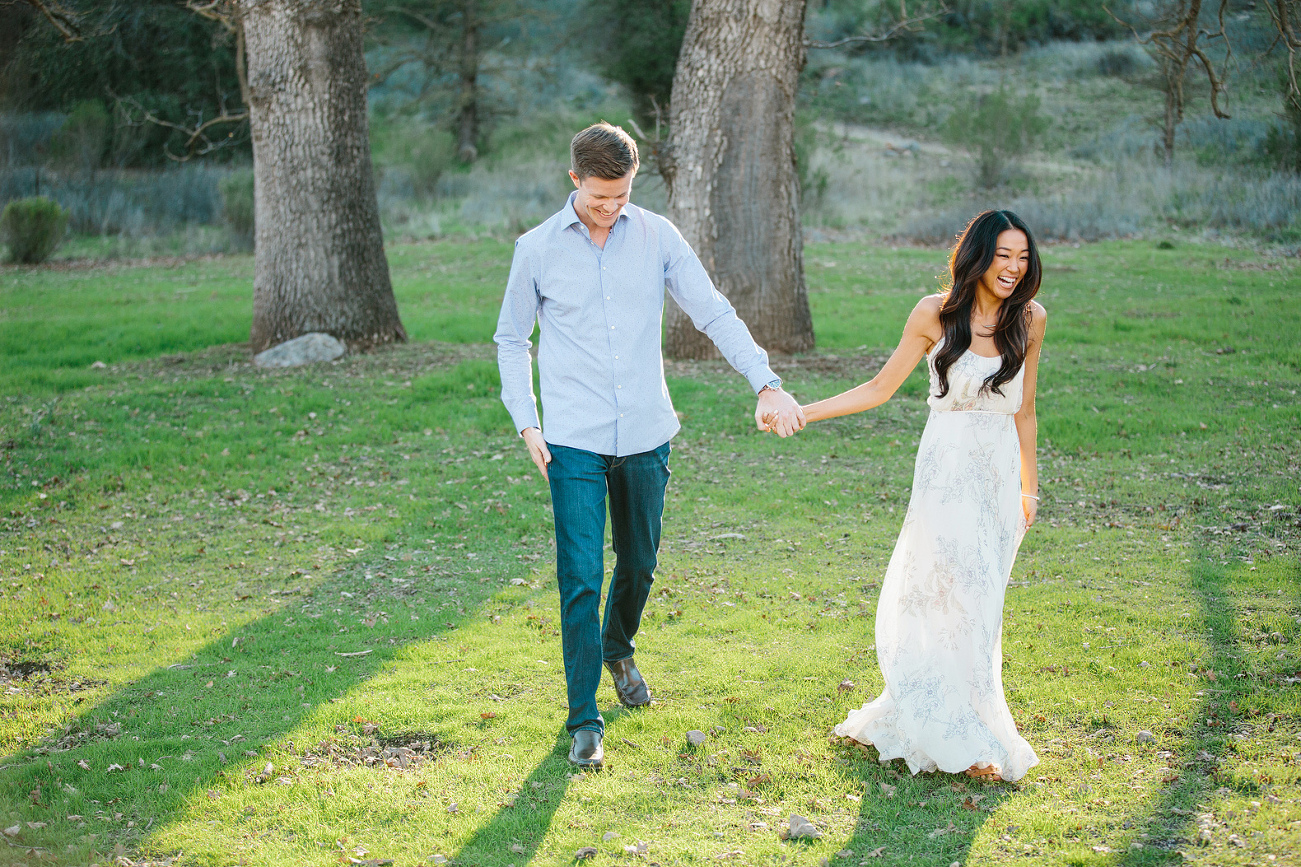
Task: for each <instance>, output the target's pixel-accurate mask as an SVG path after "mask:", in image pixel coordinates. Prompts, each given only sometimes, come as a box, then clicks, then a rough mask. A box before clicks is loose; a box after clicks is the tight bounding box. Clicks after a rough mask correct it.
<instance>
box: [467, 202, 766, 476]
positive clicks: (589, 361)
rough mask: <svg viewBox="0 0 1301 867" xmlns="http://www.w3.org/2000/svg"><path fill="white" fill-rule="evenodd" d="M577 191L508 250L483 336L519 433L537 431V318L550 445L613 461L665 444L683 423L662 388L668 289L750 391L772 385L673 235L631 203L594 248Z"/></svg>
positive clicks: (727, 307)
mask: <svg viewBox="0 0 1301 867" xmlns="http://www.w3.org/2000/svg"><path fill="white" fill-rule="evenodd" d="M575 195H576V193H571V194H570V196H569V201H568V202H567V203H566V204H565V207H564V208H562V209H561V210H560V211H559V212H557V213H556V214H554V215H553V216H551V217H550V218H548V219H547V220H546V221H545V222H544V223H542V225H540V226H538V227H537V228H535V229H533V230H532V231H530V232H528V233H526V234H525V235H523V236H522V237H521V238H520V239H519V240H518V241H516V242H515V257H514V259H513V260H512V262H511V268H510V278H509V279H508V280H507V283H506V297H505V299H504V300H503V301H502V306H501V316H500V317H499V319H498V320H497V333H496V335H495V336H494V338H493V339H494V340H495V341H496V343H497V364H498V367H499V368H500V370H501V399H502V402H503V403H504V404H506V409H507V410H508V411H509V412H510V415H511V418H512V419H513V420H514V423H515V429H516V430H517V431H522V430H524V429H525V428H529V427H542V425H540V424H539V421H538V408H537V401H536V399H535V397H534V394H533V369H532V365H531V363H530V359H529V348H530V347H531V346H532V343H531V341H530V340H529V338H530V336H531V335H532V333H533V325H534V323H535V322H536V323H537V324H538V326H539V337H538V370H539V376H540V379H541V386H542V406H543V409H544V412H545V415H546V426H545V427H544V428H543V429H542V431H543V436H544V438H545V439H546V441H547V442H548V443H551V444H552V445H561V446H569V447H571V448H578V449H585V450H587V451H591V452H596V453H597V454H602V455H615V456H618V457H622V456H624V455H633V454H638V453H640V452H647V451H650V450H651V449H655V448H658V447H659V446H661V445H663V444H664V443H666V442H668V441H669V440H670V439H671V438H672V437H673V435H674V434H676V433H677V432H678V430H679V428H680V427H681V425H680V424H679V423H678V418H677V414H676V413H675V412H674V411H673V403H672V401H671V400H670V399H669V390H668V386H667V384H666V383H665V382H664V359H663V354H662V351H661V340H660V335H661V327H660V323H661V320H662V318H663V315H664V290H665V289H666V288H667V289H668V291H669V294H671V295H672V296H673V299H674V300H675V301H677V303H678V305H679V306H681V307H682V309H683V310H684V311H685V312H686V314H687V315H688V316H689V317H691V321H692V322H693V323H694V324H695V326H696V327H697V328H699V329H700V330H701V331H703V332H704V333H705V334H706V335H707V336H708V337H709V339H710V340H712V341H713V342H714V345H715V346H717V347H718V350H719V352H721V353H722V355H723V357H724V358H726V359H727V360H728V362H729V363H731V365H732V366H733V367H734V368H736V369H737V371H739V372H740V373H741V375H742V376H744V377H745V378H746V379H747V380H748V381H749V383H750V386H751V388H753V389H754V391H755V392H758V391H759V390H760V389H762V388H763V386H764V385H765V384H767V383H769V382H771V381H772V380H774V379H776V378H777V377H776V375H775V374H774V373H773V372H772V369H771V368H770V367H769V366H768V353H766V352H765V351H764V350H762V349H760V348H759V347H758V346H757V345H755V342H754V340H753V338H751V337H750V331H749V329H748V328H746V327H745V323H744V322H742V321H741V320H740V319H739V318H737V315H736V311H735V310H734V309H733V308H732V305H731V304H730V303H728V300H727V299H726V298H724V297H723V296H722V294H721V293H719V292H718V290H716V289H715V288H714V284H713V282H712V281H710V279H709V275H708V274H707V273H706V272H705V268H704V266H703V265H702V264H701V263H700V259H699V258H698V257H697V256H696V254H695V251H693V250H692V249H691V246H690V245H689V244H688V243H687V242H686V240H685V239H684V238H683V237H682V235H681V234H680V233H679V232H678V230H677V227H675V226H674V225H673V224H672V223H670V222H669V221H668V220H666V219H665V218H664V217H661V216H660V215H658V214H654V213H651V212H650V211H646V210H643V209H642V208H639V207H637V206H636V205H633V204H631V203H629V204H627V205H624V207H623V210H622V211H621V212H620V214H619V218H618V219H617V220H616V221H615V224H614V226H613V227H612V228H611V229H610V234H609V237H608V238H607V239H606V241H605V247H604V249H602V248H601V247H598V246H597V245H596V244H594V243H593V242H592V239H591V235H590V234H589V232H588V230H587V227H586V226H584V225H583V223H582V221H581V220H579V219H578V214H577V213H576V212H575V211H574V197H575Z"/></svg>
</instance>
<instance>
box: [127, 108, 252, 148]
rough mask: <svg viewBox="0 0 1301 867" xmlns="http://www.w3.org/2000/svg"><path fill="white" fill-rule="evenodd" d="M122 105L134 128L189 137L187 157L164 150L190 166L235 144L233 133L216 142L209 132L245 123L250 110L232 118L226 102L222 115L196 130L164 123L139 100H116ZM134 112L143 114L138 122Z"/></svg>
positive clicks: (196, 127)
mask: <svg viewBox="0 0 1301 867" xmlns="http://www.w3.org/2000/svg"><path fill="white" fill-rule="evenodd" d="M116 99H117V103H118V105H119V106H120V107H121V108H122V114H123V116H124V117H125V118H126V122H127V124H129V125H131V126H142V125H144V124H146V123H150V124H153V125H154V126H161V127H164V128H165V129H173V130H176V131H177V132H179V133H182V134H183V135H185V136H186V139H185V153H184V154H181V155H179V156H178V155H177V154H174V153H172V151H171V149H170V148H168V147H167V146H166V145H164V146H163V153H165V154H167V158H168V159H170V160H173V161H175V162H178V163H183V162H186V161H188V160H190V159H193V158H194V157H196V156H206V155H207V154H210V153H212V152H213V151H217V150H220V149H221V148H224V147H226V146H227V145H229V144H231V143H232V142H233V140H234V136H235V133H234V132H231V133H229V134H228V135H227V136H226V137H224V138H220V139H217V140H216V141H213V140H212V139H211V138H209V137H208V130H210V129H212V128H213V127H216V126H221V125H223V124H233V123H243V122H244V121H246V120H248V110H247V109H245V110H244V111H241V112H237V113H235V114H231V113H230V111H229V110H228V109H227V108H226V100H225V99H224V98H223V99H222V100H221V114H219V115H217V116H216V117H214V118H211V119H209V120H202V119H200V121H199V123H198V124H197V125H195V126H192V127H187V126H184V125H182V124H179V123H172V122H171V121H170V120H163V119H162V118H160V117H158V116H157V115H155V114H154V113H153V112H151V111H149V109H147V108H145V107H144V106H143V105H141V104H140V102H139V100H137V99H136V98H135V97H130V96H128V97H116ZM131 108H134V109H135V110H136V111H137V112H139V117H138V119H137V118H136V117H135V116H133V115H132V113H131Z"/></svg>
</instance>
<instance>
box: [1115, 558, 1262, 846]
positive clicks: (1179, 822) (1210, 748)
mask: <svg viewBox="0 0 1301 867" xmlns="http://www.w3.org/2000/svg"><path fill="white" fill-rule="evenodd" d="M1206 554H1207V552H1205V551H1202V550H1197V551H1196V553H1195V554H1194V557H1193V564H1192V566H1191V567H1190V568H1189V578H1190V579H1191V580H1190V584H1191V587H1192V591H1193V594H1194V596H1195V597H1196V599H1197V603H1198V605H1199V606H1200V607H1201V613H1202V622H1203V624H1204V627H1205V629H1206V632H1207V635H1208V638H1209V641H1210V645H1211V646H1210V657H1209V658H1208V659H1206V660H1204V661H1203V663H1202V664H1201V668H1202V669H1203V670H1209V671H1213V672H1215V678H1214V680H1213V681H1212V682H1211V683H1210V684H1209V685H1207V686H1206V687H1205V688H1204V690H1203V692H1204V693H1205V695H1204V697H1203V700H1202V702H1201V703H1200V704H1199V705H1198V706H1197V708H1196V709H1195V711H1193V712H1190V714H1189V723H1188V731H1185V732H1181V733H1179V734H1182V735H1183V737H1184V745H1183V747H1182V748H1181V749H1180V750H1179V751H1177V752H1176V753H1175V755H1174V756H1173V757H1172V759H1171V761H1170V765H1171V776H1173V779H1171V780H1170V781H1169V782H1168V783H1166V784H1164V785H1163V786H1162V788H1161V789H1160V791H1159V792H1157V793H1156V795H1155V796H1154V798H1153V799H1152V801H1151V802H1150V803H1151V805H1152V806H1151V808H1150V810H1149V811H1148V814H1147V817H1146V819H1138V818H1137V817H1135V818H1131V819H1130V820H1129V821H1127V822H1126V823H1124V825H1123V827H1125V828H1134V827H1136V826H1137V827H1139V828H1140V829H1141V831H1142V833H1144V834H1146V838H1145V842H1144V843H1142V844H1141V845H1142V848H1140V849H1130V850H1128V851H1126V852H1124V853H1123V854H1122V855H1121V857H1120V858H1119V860H1118V862H1117V863H1119V864H1121V865H1133V867H1153V865H1163V864H1182V863H1184V859H1183V856H1182V855H1181V854H1180V851H1179V849H1180V847H1181V846H1184V845H1186V844H1188V843H1189V842H1190V839H1189V838H1190V836H1192V829H1193V826H1194V823H1195V816H1196V813H1197V810H1196V804H1197V802H1198V801H1199V800H1200V799H1202V798H1203V797H1205V796H1206V794H1207V793H1208V792H1209V791H1211V789H1212V788H1213V787H1214V788H1219V787H1221V786H1230V785H1233V784H1234V783H1233V780H1231V779H1229V778H1228V777H1225V776H1221V775H1220V773H1219V770H1218V769H1219V763H1220V761H1221V760H1222V759H1223V758H1224V756H1225V754H1226V753H1227V752H1228V749H1229V744H1230V735H1231V733H1232V730H1233V720H1234V718H1235V717H1236V716H1237V715H1238V714H1237V703H1238V702H1240V701H1243V700H1244V699H1246V698H1247V697H1248V696H1250V695H1251V694H1252V693H1253V692H1255V690H1256V689H1257V688H1258V687H1257V684H1255V683H1254V682H1253V678H1251V677H1250V676H1249V672H1248V671H1246V670H1245V669H1246V667H1247V666H1246V664H1245V663H1244V660H1243V654H1242V650H1241V647H1240V641H1239V636H1238V628H1237V621H1236V618H1235V617H1234V613H1233V606H1232V604H1231V602H1230V599H1229V592H1228V588H1227V587H1226V585H1227V584H1228V583H1229V582H1230V580H1231V576H1230V575H1229V573H1228V570H1227V568H1226V567H1224V566H1221V565H1219V564H1217V563H1212V562H1208V560H1207V557H1206ZM1236 787H1237V788H1238V789H1239V791H1240V792H1241V793H1242V794H1257V792H1256V788H1257V786H1256V784H1254V783H1244V782H1243V781H1241V780H1239V781H1238V782H1237V783H1236Z"/></svg>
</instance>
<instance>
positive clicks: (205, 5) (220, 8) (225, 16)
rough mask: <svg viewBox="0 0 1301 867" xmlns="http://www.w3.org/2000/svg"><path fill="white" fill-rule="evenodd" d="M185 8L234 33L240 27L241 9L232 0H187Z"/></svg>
mask: <svg viewBox="0 0 1301 867" xmlns="http://www.w3.org/2000/svg"><path fill="white" fill-rule="evenodd" d="M185 8H186V9H189V10H190V11H191V12H193V13H194V14H195V15H198V16H200V17H202V18H207V19H208V20H209V21H216V22H217V23H218V24H220V25H221V26H222V27H225V28H226V29H227V30H229V31H231V32H232V33H233V32H235V30H236V29H237V28H238V27H239V9H238V8H237V7H236V6H235V4H234V2H232V0H185Z"/></svg>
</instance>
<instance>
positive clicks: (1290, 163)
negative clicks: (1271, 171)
mask: <svg viewBox="0 0 1301 867" xmlns="http://www.w3.org/2000/svg"><path fill="white" fill-rule="evenodd" d="M1279 89H1280V90H1281V91H1282V94H1283V114H1282V117H1281V118H1280V123H1277V124H1275V125H1274V126H1273V127H1271V128H1270V130H1269V133H1268V134H1267V135H1266V137H1265V146H1264V150H1265V154H1266V156H1267V157H1268V158H1269V160H1270V162H1272V163H1273V164H1274V165H1275V166H1277V167H1278V168H1279V169H1282V170H1283V171H1285V172H1293V173H1296V174H1301V98H1298V97H1295V96H1293V95H1292V92H1291V85H1290V82H1289V81H1288V78H1287V76H1286V75H1285V74H1284V75H1280V76H1279Z"/></svg>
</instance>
